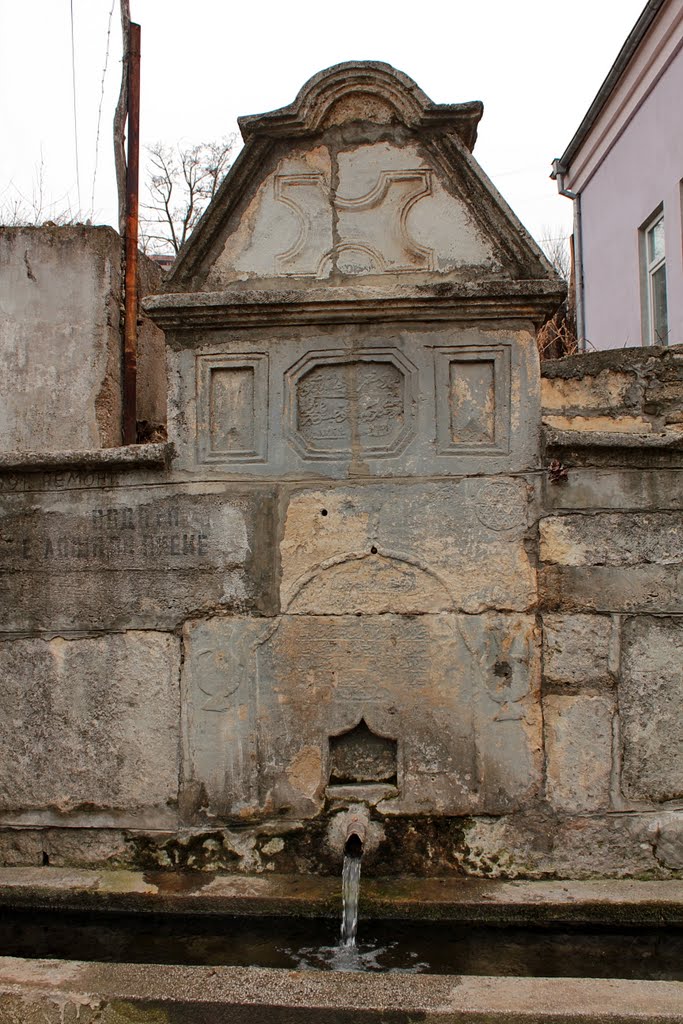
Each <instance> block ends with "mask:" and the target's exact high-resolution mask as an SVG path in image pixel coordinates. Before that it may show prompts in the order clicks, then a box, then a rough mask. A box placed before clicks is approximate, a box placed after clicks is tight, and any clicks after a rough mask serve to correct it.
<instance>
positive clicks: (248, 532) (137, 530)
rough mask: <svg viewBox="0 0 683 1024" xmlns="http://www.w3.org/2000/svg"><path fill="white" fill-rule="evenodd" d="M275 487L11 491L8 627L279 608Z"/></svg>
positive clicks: (137, 622)
mask: <svg viewBox="0 0 683 1024" xmlns="http://www.w3.org/2000/svg"><path fill="white" fill-rule="evenodd" d="M273 505H274V500H273V495H272V491H268V492H266V493H263V492H257V491H252V492H251V493H234V492H233V491H231V492H230V494H225V492H224V490H223V488H219V489H217V490H215V491H213V492H211V491H210V492H209V493H201V492H200V493H196V492H187V491H180V490H178V489H173V488H168V487H165V488H162V487H157V488H130V489H126V488H123V487H118V488H115V489H112V490H109V491H104V490H103V491H99V492H98V491H96V490H91V491H78V492H73V491H71V492H66V493H63V494H62V493H60V494H54V493H41V494H30V493H24V494H21V495H3V496H2V498H0V508H1V509H2V512H3V513H4V518H3V523H4V541H5V543H4V544H3V545H2V551H1V552H0V588H2V592H3V597H4V617H3V623H2V628H3V630H4V631H19V630H27V629H43V630H50V629H93V628H110V629H112V628H113V629H121V628H130V627H133V628H134V627H137V626H147V627H151V628H172V627H173V626H175V625H176V624H177V623H178V622H179V621H181V620H182V619H184V618H185V617H186V616H187V615H188V614H190V613H191V612H193V611H197V610H200V609H208V608H212V607H239V608H249V607H252V608H254V607H255V608H258V609H260V610H272V596H271V595H272V590H273V587H272V577H273V571H274V570H273V556H272V550H273V544H274V529H273V527H272V523H271V517H272V514H273Z"/></svg>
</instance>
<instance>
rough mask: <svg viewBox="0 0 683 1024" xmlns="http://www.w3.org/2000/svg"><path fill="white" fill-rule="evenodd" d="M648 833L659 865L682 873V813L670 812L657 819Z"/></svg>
mask: <svg viewBox="0 0 683 1024" xmlns="http://www.w3.org/2000/svg"><path fill="white" fill-rule="evenodd" d="M649 831H650V835H651V837H652V842H653V845H654V854H655V857H656V858H657V860H658V861H659V863H660V864H661V865H662V866H663V867H665V868H671V869H672V870H674V871H683V812H681V811H670V812H669V813H668V814H663V815H661V817H657V818H656V819H655V821H654V822H653V824H652V826H651V828H650V830H649Z"/></svg>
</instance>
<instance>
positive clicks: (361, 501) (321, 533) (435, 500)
mask: <svg viewBox="0 0 683 1024" xmlns="http://www.w3.org/2000/svg"><path fill="white" fill-rule="evenodd" d="M531 494H532V492H531V491H530V488H529V487H528V486H527V485H526V484H525V483H524V481H521V480H513V479H509V478H500V479H492V480H487V479H483V480H482V479H475V480H465V481H461V482H459V483H441V484H433V483H426V484H422V485H419V486H415V485H383V486H365V487H353V488H351V487H344V488H337V489H334V490H309V491H301V492H298V493H295V494H294V495H293V496H292V498H291V500H290V502H289V506H288V508H287V516H286V521H285V529H284V537H283V540H282V543H281V546H280V553H281V562H282V583H281V600H282V607H283V609H286V610H288V611H290V612H293V613H297V614H309V613H317V612H327V613H328V614H329V613H336V614H347V613H353V612H356V611H363V612H375V613H378V612H399V613H411V612H413V613H420V612H421V611H445V610H447V609H449V608H453V609H462V610H463V611H466V612H481V611H484V610H486V609H488V608H498V609H501V610H504V609H510V610H515V611H524V610H526V609H528V608H530V607H532V606H533V605H534V603H535V600H536V593H535V591H536V585H535V572H534V570H533V568H532V566H531V564H530V561H529V557H528V555H527V552H526V548H525V545H524V538H525V534H526V530H527V524H528V522H529V520H530V517H531V513H530V509H529V503H530V500H531Z"/></svg>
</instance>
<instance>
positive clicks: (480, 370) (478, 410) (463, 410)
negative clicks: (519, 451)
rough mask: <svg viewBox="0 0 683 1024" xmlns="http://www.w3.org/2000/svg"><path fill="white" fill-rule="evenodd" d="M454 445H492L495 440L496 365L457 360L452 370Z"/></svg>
mask: <svg viewBox="0 0 683 1024" xmlns="http://www.w3.org/2000/svg"><path fill="white" fill-rule="evenodd" d="M449 372H450V381H449V397H450V412H451V417H450V419H451V441H452V442H453V444H471V443H474V444H492V443H494V442H495V438H496V425H495V415H496V398H495V393H494V379H495V371H494V362H493V360H492V359H482V360H481V362H478V361H477V362H475V361H473V360H470V361H469V362H467V361H465V360H461V359H454V360H453V361H452V362H451V363H450V366H449Z"/></svg>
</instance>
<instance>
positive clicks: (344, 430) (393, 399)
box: [297, 363, 403, 448]
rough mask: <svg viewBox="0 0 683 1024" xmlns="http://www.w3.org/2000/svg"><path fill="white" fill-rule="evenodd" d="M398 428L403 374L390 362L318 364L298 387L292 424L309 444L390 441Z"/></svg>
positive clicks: (333, 445)
mask: <svg viewBox="0 0 683 1024" xmlns="http://www.w3.org/2000/svg"><path fill="white" fill-rule="evenodd" d="M402 426H403V374H402V373H401V372H400V370H398V369H397V368H396V367H395V366H391V365H390V364H389V363H337V364H336V365H335V364H332V365H328V366H318V367H316V368H315V369H314V370H311V371H310V372H309V373H307V374H306V376H305V377H303V378H302V380H300V381H299V384H298V386H297V427H298V429H299V431H300V433H301V435H302V436H303V437H305V438H306V440H307V442H308V443H309V444H310V445H311V446H312V447H319V448H340V447H341V448H350V447H351V445H352V442H353V440H354V434H357V436H358V441H359V442H360V444H361V445H362V446H363V447H372V446H373V445H375V444H377V443H378V442H379V443H384V442H386V441H391V440H393V438H394V437H395V436H396V434H397V433H398V432H399V431H400V429H401V427H402Z"/></svg>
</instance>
